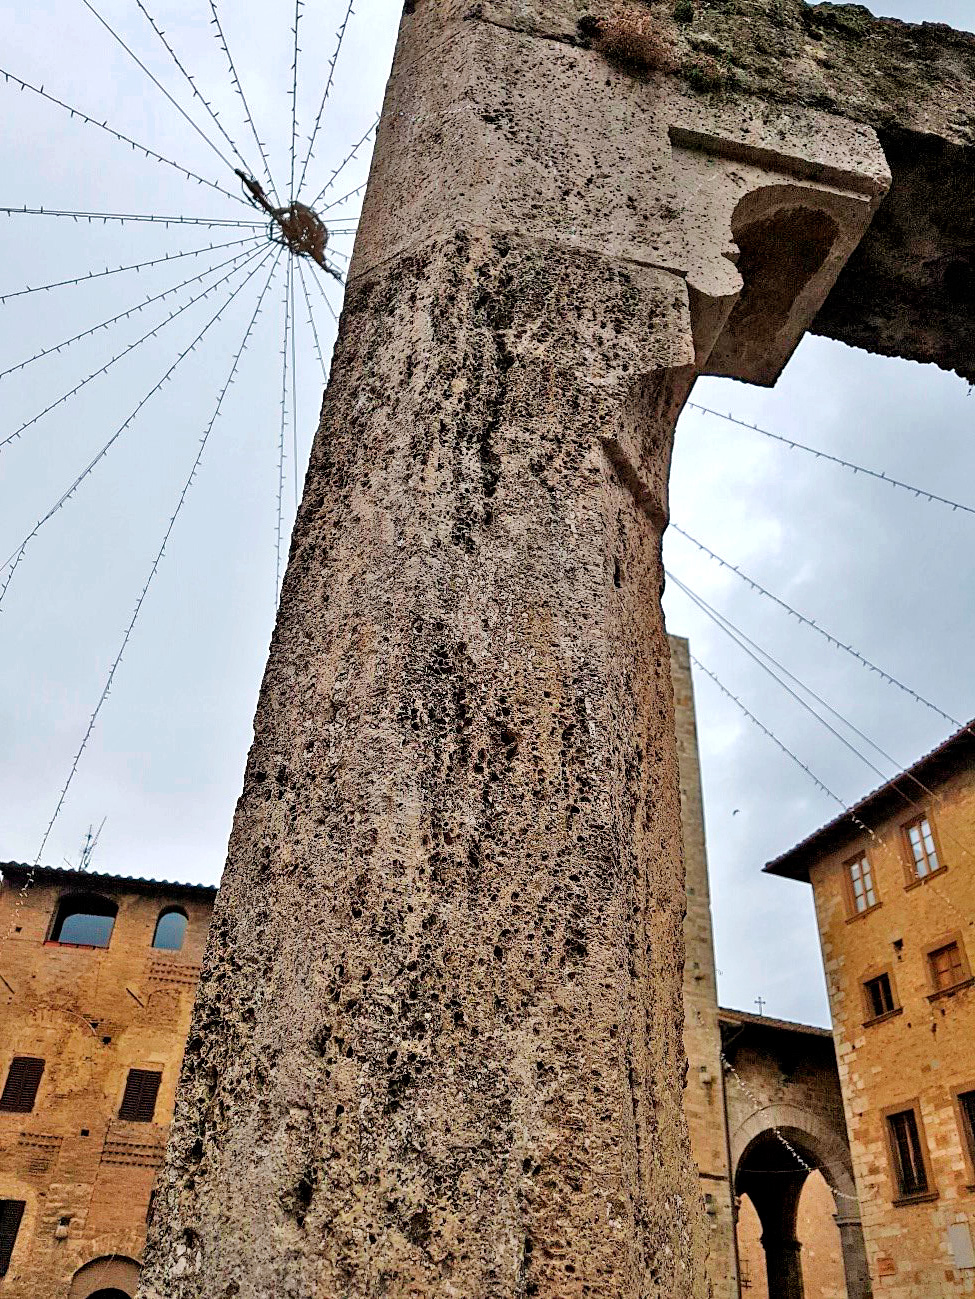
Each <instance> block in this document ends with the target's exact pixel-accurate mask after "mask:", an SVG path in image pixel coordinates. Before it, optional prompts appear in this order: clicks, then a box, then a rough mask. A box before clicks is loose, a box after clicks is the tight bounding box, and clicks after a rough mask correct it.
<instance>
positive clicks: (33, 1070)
mask: <svg viewBox="0 0 975 1299" xmlns="http://www.w3.org/2000/svg"><path fill="white" fill-rule="evenodd" d="M43 1072H44V1061H43V1060H35V1059H34V1058H33V1057H32V1056H26V1055H19V1056H14V1058H13V1060H11V1062H10V1072H9V1073H8V1074H7V1081H6V1082H5V1083H4V1084H3V1094H2V1095H0V1110H3V1111H4V1112H5V1113H7V1114H29V1113H30V1112H31V1110H32V1109H33V1108H34V1101H35V1100H36V1098H37V1089H38V1087H39V1086H40V1085H41V1074H42V1073H43Z"/></svg>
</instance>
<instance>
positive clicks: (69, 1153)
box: [0, 870, 212, 1299]
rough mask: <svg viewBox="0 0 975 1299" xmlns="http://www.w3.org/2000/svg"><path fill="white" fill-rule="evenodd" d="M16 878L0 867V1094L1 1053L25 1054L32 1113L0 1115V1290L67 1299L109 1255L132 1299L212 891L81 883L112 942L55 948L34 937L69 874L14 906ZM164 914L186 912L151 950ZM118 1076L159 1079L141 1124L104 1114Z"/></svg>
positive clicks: (21, 1298) (115, 1102)
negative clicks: (103, 915) (6, 1259)
mask: <svg viewBox="0 0 975 1299" xmlns="http://www.w3.org/2000/svg"><path fill="white" fill-rule="evenodd" d="M65 874H67V873H66V872H65ZM22 877H23V873H22V872H20V873H16V872H7V871H6V870H5V879H4V884H3V887H2V888H0V938H2V947H0V1087H2V1086H3V1082H4V1080H5V1079H6V1077H7V1073H8V1070H9V1066H10V1061H11V1059H12V1058H13V1057H14V1056H34V1057H39V1058H41V1059H43V1060H44V1062H45V1067H44V1073H43V1076H42V1078H41V1083H40V1088H39V1091H38V1094H37V1099H36V1103H35V1105H34V1108H33V1111H32V1112H31V1113H28V1114H21V1113H2V1112H0V1199H11V1200H22V1201H24V1202H25V1203H26V1209H25V1212H24V1217H23V1220H22V1222H21V1226H20V1231H19V1233H18V1237H17V1241H16V1244H15V1247H14V1251H13V1256H12V1258H11V1262H10V1268H9V1270H8V1272H7V1275H6V1277H5V1278H4V1279H3V1280H2V1282H0V1292H2V1294H3V1296H4V1299H8V1297H9V1299H66V1297H67V1296H68V1295H69V1292H70V1295H71V1297H72V1299H74V1296H75V1294H76V1293H80V1294H83V1295H86V1294H87V1293H88V1290H87V1288H82V1289H81V1290H77V1289H71V1278H72V1277H73V1276H74V1275H75V1273H76V1272H77V1271H78V1269H80V1268H82V1267H84V1266H85V1265H87V1264H89V1263H92V1262H93V1261H94V1260H97V1259H108V1258H110V1257H111V1256H118V1262H117V1263H116V1264H115V1265H114V1266H113V1268H112V1270H111V1278H110V1279H112V1281H113V1283H114V1282H116V1281H117V1282H118V1283H120V1284H121V1283H122V1282H125V1287H126V1288H129V1286H130V1284H131V1292H132V1293H134V1277H135V1267H134V1261H137V1260H139V1259H140V1258H141V1254H142V1247H143V1243H144V1240H145V1218H146V1210H147V1208H148V1204H149V1194H150V1190H151V1187H152V1182H153V1179H154V1177H155V1175H156V1170H157V1168H158V1167H159V1165H160V1163H161V1162H162V1158H163V1152H164V1148H165V1141H166V1133H167V1128H168V1124H169V1121H170V1119H171V1117H172V1112H173V1098H174V1094H175V1091H176V1080H177V1076H178V1073H179V1065H180V1060H181V1058H182V1054H183V1043H184V1041H185V1038H186V1033H187V1030H188V1027H189V1017H190V1008H191V1005H192V1000H193V994H194V991H195V988H196V982H197V977H198V973H199V968H200V967H199V962H200V959H201V956H202V951H203V944H204V939H205V936H206V930H207V924H208V921H209V915H210V906H211V902H212V891H211V890H207V889H200V890H190V891H187V890H185V889H180V888H176V889H174V890H172V892H168V891H166V890H165V889H164V888H163V887H160V888H159V889H158V890H157V891H152V892H145V891H132V890H131V889H130V888H127V887H125V886H124V885H122V883H121V882H120V881H115V882H114V885H106V886H104V887H101V886H99V885H98V882H97V880H92V879H90V878H89V879H88V881H87V887H89V888H93V889H94V891H97V892H98V893H99V894H100V895H101V896H104V897H107V898H109V899H110V900H112V901H114V902H117V903H118V906H119V913H118V917H117V919H116V922H115V929H114V932H113V934H112V941H111V944H110V946H109V947H108V948H107V949H98V948H90V947H87V948H86V947H67V946H59V945H57V944H54V943H51V942H48V941H46V939H47V936H48V934H49V932H50V928H51V923H52V919H53V916H54V913H55V910H56V908H57V904H58V899H59V898H60V897H61V896H63V895H65V894H68V893H71V892H74V891H76V888H77V885H76V886H74V887H72V884H71V882H70V876H69V879H68V881H67V882H65V883H63V884H62V883H51V882H45V881H44V880H43V879H39V880H38V881H37V882H35V883H34V884H33V886H32V887H31V888H30V889H29V891H28V892H27V894H26V897H25V898H24V900H23V902H22V903H21V901H20V888H21V880H22ZM85 882H86V881H85V877H84V876H81V877H78V884H82V883H85ZM167 904H178V905H179V906H182V907H183V908H184V910H185V911H186V912H187V913H188V915H189V926H188V929H187V933H186V938H185V941H184V946H183V948H182V950H181V951H179V952H169V951H160V950H154V949H153V948H152V946H151V944H152V940H153V933H154V929H155V924H156V919H157V917H158V915H159V912H160V910H161V909H162V907H163V906H165V905H167ZM132 1068H145V1069H152V1070H159V1071H161V1072H162V1083H161V1086H160V1090H159V1095H158V1098H157V1102H156V1109H155V1114H154V1116H153V1120H152V1122H151V1123H132V1122H123V1121H122V1120H120V1119H119V1118H118V1117H117V1115H118V1108H119V1103H120V1100H121V1097H122V1093H123V1090H124V1087H125V1081H126V1077H127V1074H128V1071H129V1069H132ZM125 1260H128V1263H127V1264H126V1262H125ZM89 1274H90V1273H89ZM79 1286H82V1281H81V1280H79Z"/></svg>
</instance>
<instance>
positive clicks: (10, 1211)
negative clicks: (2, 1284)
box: [0, 1200, 25, 1276]
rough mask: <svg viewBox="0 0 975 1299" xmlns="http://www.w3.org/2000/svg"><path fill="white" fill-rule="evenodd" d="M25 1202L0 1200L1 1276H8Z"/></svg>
mask: <svg viewBox="0 0 975 1299" xmlns="http://www.w3.org/2000/svg"><path fill="white" fill-rule="evenodd" d="M24 1204H25V1201H23V1200H0V1276H6V1275H7V1269H8V1268H9V1267H10V1259H11V1256H12V1255H13V1252H14V1245H16V1243H17V1232H18V1231H20V1220H21V1218H22V1217H23V1216H24Z"/></svg>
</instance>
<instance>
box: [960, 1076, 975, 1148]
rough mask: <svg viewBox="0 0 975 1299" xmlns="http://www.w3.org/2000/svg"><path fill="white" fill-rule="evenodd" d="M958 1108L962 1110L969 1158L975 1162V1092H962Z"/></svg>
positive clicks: (963, 1133) (963, 1134) (963, 1132)
mask: <svg viewBox="0 0 975 1299" xmlns="http://www.w3.org/2000/svg"><path fill="white" fill-rule="evenodd" d="M958 1108H959V1109H960V1110H961V1122H962V1129H963V1131H962V1136H963V1137H964V1139H965V1145H966V1146H967V1147H968V1155H969V1158H970V1159H971V1160H972V1162H973V1163H975V1092H962V1093H961V1094H960V1095H959V1097H958Z"/></svg>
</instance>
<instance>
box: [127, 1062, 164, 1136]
mask: <svg viewBox="0 0 975 1299" xmlns="http://www.w3.org/2000/svg"><path fill="white" fill-rule="evenodd" d="M161 1082H162V1074H161V1073H155V1072H154V1071H153V1070H151V1069H130V1070H129V1076H128V1078H127V1079H126V1080H125V1095H124V1096H123V1097H122V1104H121V1106H120V1107H119V1112H118V1116H119V1118H120V1119H128V1120H129V1122H130V1123H151V1122H152V1116H153V1114H155V1112H156V1096H157V1095H158V1094H159V1084H160V1083H161Z"/></svg>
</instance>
